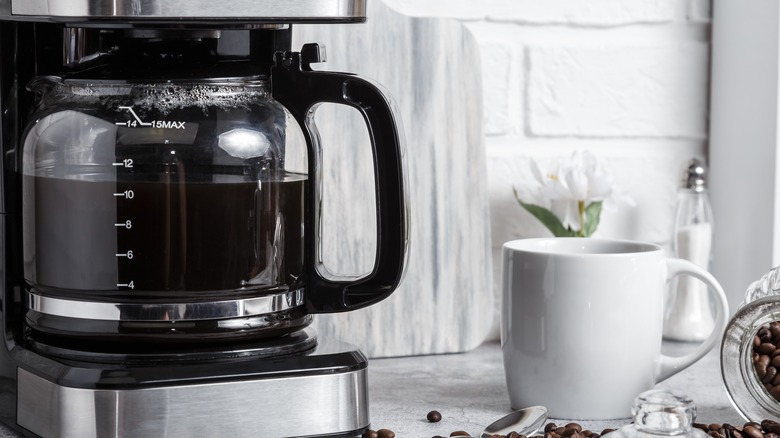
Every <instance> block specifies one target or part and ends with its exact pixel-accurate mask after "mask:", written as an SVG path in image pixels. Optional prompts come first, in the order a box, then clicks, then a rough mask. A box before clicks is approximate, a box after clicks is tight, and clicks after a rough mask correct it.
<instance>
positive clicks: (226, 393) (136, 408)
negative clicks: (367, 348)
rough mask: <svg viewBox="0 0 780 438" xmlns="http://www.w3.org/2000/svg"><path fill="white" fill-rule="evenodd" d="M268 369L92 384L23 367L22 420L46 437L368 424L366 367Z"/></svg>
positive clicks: (234, 436)
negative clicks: (65, 382)
mask: <svg viewBox="0 0 780 438" xmlns="http://www.w3.org/2000/svg"><path fill="white" fill-rule="evenodd" d="M95 371H99V370H95ZM269 374H270V375H254V376H249V377H243V378H241V377H239V378H238V379H236V376H231V378H230V379H227V380H222V381H220V380H217V381H214V382H205V383H198V384H189V385H188V384H171V385H159V386H152V387H147V386H141V387H133V382H131V381H128V382H127V384H126V385H125V386H126V388H122V389H85V388H74V387H68V386H62V385H60V384H57V383H55V382H54V381H52V380H56V379H49V378H44V377H41V376H39V375H36V374H34V373H33V372H30V371H27V370H25V369H22V368H21V367H20V368H19V369H18V386H17V390H18V398H17V424H18V425H19V426H21V427H23V428H25V429H27V430H28V431H30V432H32V433H34V434H36V435H38V436H41V437H46V438H49V437H51V438H61V437H62V438H64V437H78V438H86V437H126V438H133V437H139V438H148V437H177V438H180V437H218V436H223V437H231V438H239V437H247V438H249V437H251V438H256V437H263V438H271V437H306V436H329V435H333V436H353V435H355V434H359V433H360V431H362V430H364V429H366V428H367V427H368V425H369V419H368V386H367V368H366V367H365V366H362V367H360V368H356V367H351V368H349V369H346V368H345V367H333V369H330V370H329V369H309V370H300V372H299V374H295V373H292V374H291V373H290V372H284V373H281V375H280V376H279V375H274V374H280V373H278V372H276V373H269ZM117 378H118V379H119V380H118V381H121V378H122V376H121V374H120V375H118V376H117Z"/></svg>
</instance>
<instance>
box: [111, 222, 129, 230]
mask: <svg viewBox="0 0 780 438" xmlns="http://www.w3.org/2000/svg"><path fill="white" fill-rule="evenodd" d="M114 226H115V227H124V228H127V229H128V230H129V229H130V228H133V221H130V220H127V221H124V222H122V223H118V224H114Z"/></svg>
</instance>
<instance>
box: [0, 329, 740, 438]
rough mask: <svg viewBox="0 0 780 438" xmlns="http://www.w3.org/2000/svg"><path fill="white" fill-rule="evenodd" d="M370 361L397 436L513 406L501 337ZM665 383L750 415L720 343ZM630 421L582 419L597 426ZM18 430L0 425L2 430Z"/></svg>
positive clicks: (723, 409)
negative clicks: (729, 386)
mask: <svg viewBox="0 0 780 438" xmlns="http://www.w3.org/2000/svg"><path fill="white" fill-rule="evenodd" d="M689 348H691V345H690V344H679V343H665V344H664V351H665V352H667V353H668V354H671V355H679V354H682V353H683V352H684V351H685V350H686V349H689ZM368 368H369V397H370V412H371V422H372V428H373V429H380V428H386V429H391V430H393V431H394V432H395V434H396V437H398V438H426V437H432V436H434V435H442V436H449V434H450V433H451V432H453V431H455V430H465V431H467V432H470V433H472V434H477V433H478V432H480V431H481V430H482V429H483V428H484V426H486V425H487V424H489V423H491V422H492V421H494V420H496V419H497V418H499V417H501V416H503V415H504V414H506V413H508V412H509V411H510V407H509V396H508V395H507V392H506V388H505V385H504V370H503V361H502V357H501V348H500V346H499V345H498V343H487V344H483V345H482V346H480V347H478V348H477V349H475V350H473V351H470V352H468V353H463V354H446V355H435V356H417V357H404V358H392V359H374V360H371V361H370V362H369V367H368ZM659 386H660V387H666V388H673V389H677V390H680V391H682V392H684V393H686V394H688V395H689V396H690V397H691V398H692V399H693V400H694V402H695V403H696V405H697V407H698V417H697V421H700V422H704V423H714V422H717V423H731V424H735V425H742V424H743V423H744V420H743V419H742V418H741V417H740V416H739V415H738V413H737V411H736V410H735V409H734V408H733V407H732V406H731V403H730V402H729V399H728V397H727V395H726V391H725V389H724V387H723V383H722V381H721V378H720V360H719V351H718V350H717V349H715V350H713V351H712V352H710V353H709V354H708V355H707V356H705V357H704V359H702V360H701V361H699V362H698V363H696V364H695V365H693V366H692V367H690V368H688V369H686V370H684V371H682V372H680V373H679V374H677V375H675V376H673V377H671V378H670V379H669V380H667V381H665V382H662V383H660V384H659ZM594 396H596V397H597V396H600V395H599V394H594ZM434 409H435V410H438V411H439V412H441V414H442V417H443V419H442V421H441V422H439V423H430V422H428V421H427V420H426V419H425V416H426V415H427V413H428V412H429V411H431V410H434ZM553 421H556V420H553ZM556 422H558V423H561V421H556ZM628 422H629V420H628V419H626V420H616V421H608V422H603V421H602V422H588V421H580V423H581V424H583V426H584V427H586V428H588V429H591V430H594V431H597V432H600V431H601V430H602V429H604V428H606V427H613V428H614V427H619V426H622V425H624V424H626V423H628ZM19 436H20V435H18V434H17V433H16V432H14V431H12V430H11V429H9V428H8V427H6V426H4V425H0V438H15V437H19Z"/></svg>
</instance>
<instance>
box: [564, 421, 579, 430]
mask: <svg viewBox="0 0 780 438" xmlns="http://www.w3.org/2000/svg"><path fill="white" fill-rule="evenodd" d="M564 427H565V428H566V429H574V430H576V431H577V432H582V426H581V425H579V424H578V423H569V424H567V425H566V426H564Z"/></svg>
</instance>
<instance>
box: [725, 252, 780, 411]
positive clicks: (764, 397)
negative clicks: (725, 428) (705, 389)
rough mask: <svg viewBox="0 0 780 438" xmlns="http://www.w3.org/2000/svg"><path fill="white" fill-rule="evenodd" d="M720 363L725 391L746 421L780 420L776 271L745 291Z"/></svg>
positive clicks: (779, 282) (779, 280)
mask: <svg viewBox="0 0 780 438" xmlns="http://www.w3.org/2000/svg"><path fill="white" fill-rule="evenodd" d="M720 362H721V373H722V377H723V383H724V384H725V386H726V391H727V392H728V395H729V398H730V399H731V402H732V404H733V405H734V407H735V408H736V409H737V411H738V412H739V413H740V414H741V415H742V416H743V417H744V418H746V419H747V420H749V421H761V420H762V419H764V418H780V266H779V267H775V268H774V269H772V270H770V271H769V272H767V273H766V274H765V275H764V276H763V277H761V279H759V280H758V281H756V282H754V283H752V284H751V285H750V286H748V289H747V292H746V293H745V300H744V301H743V303H742V304H741V305H740V308H739V309H738V310H737V312H736V313H735V314H734V316H733V318H732V319H731V321H730V322H729V324H728V325H727V326H726V331H725V333H724V335H723V343H722V346H721V357H720Z"/></svg>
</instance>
